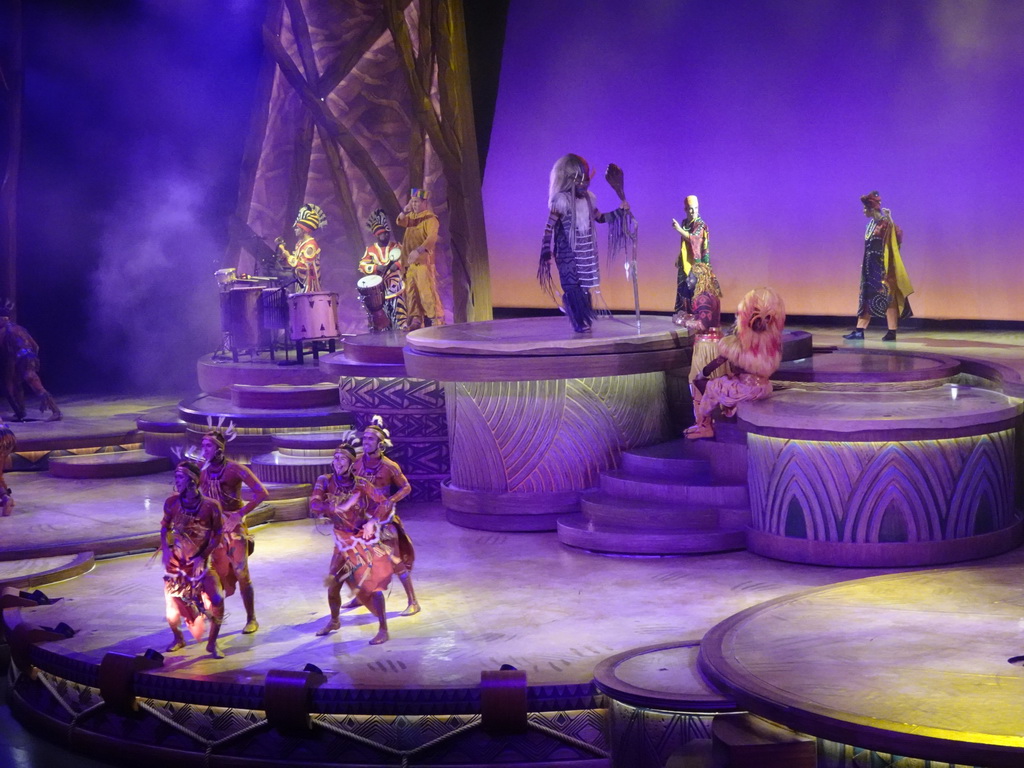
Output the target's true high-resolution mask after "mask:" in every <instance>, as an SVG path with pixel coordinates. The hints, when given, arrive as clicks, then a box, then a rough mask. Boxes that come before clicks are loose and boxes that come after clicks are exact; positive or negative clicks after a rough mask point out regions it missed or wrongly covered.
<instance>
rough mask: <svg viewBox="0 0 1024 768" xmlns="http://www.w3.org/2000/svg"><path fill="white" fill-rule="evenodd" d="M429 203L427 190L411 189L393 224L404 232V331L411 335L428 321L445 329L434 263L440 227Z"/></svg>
mask: <svg viewBox="0 0 1024 768" xmlns="http://www.w3.org/2000/svg"><path fill="white" fill-rule="evenodd" d="M429 199H430V193H429V192H428V191H427V190H425V189H419V188H416V187H413V188H412V189H411V190H409V202H408V203H407V204H406V206H405V208H403V209H402V212H401V213H400V214H398V218H397V219H395V224H397V225H398V226H400V227H404V228H405V237H404V238H403V239H402V254H403V256H404V257H405V264H406V266H405V311H406V315H407V320H406V328H407V330H410V331H414V330H416V329H417V328H422V327H423V326H425V325H426V324H427V319H428V318H429V320H430V324H431V325H444V322H445V320H444V306H443V305H442V304H441V295H440V294H439V293H438V292H437V267H436V265H435V263H434V252H435V250H436V249H437V236H438V232H439V231H440V226H441V224H440V222H439V221H438V218H437V214H435V213H434V212H433V211H432V210H431V208H430V203H429V202H428V200H429Z"/></svg>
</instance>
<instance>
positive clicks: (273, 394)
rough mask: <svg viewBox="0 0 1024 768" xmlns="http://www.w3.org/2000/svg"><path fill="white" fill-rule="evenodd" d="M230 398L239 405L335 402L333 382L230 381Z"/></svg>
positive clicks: (280, 406) (309, 405)
mask: <svg viewBox="0 0 1024 768" xmlns="http://www.w3.org/2000/svg"><path fill="white" fill-rule="evenodd" d="M231 402H232V404H234V405H236V406H239V407H241V408H270V409H284V410H290V409H293V408H318V407H332V406H337V405H338V385H337V384H335V383H333V382H323V383H320V384H307V385H301V386H298V385H294V384H270V385H266V386H258V385H253V384H232V385H231Z"/></svg>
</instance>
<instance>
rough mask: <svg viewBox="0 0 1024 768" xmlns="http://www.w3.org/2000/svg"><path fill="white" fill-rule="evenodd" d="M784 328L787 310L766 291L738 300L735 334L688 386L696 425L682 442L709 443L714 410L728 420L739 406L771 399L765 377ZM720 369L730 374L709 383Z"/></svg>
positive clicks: (774, 363) (778, 357)
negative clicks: (726, 366)
mask: <svg viewBox="0 0 1024 768" xmlns="http://www.w3.org/2000/svg"><path fill="white" fill-rule="evenodd" d="M785 323H786V307H785V305H784V304H783V303H782V299H781V297H780V296H779V295H778V294H777V293H776V292H775V291H773V290H772V289H771V288H759V289H757V290H754V291H750V293H748V294H747V295H746V296H744V297H743V300H742V301H741V302H740V305H739V308H738V309H737V310H736V334H735V335H733V336H726V337H725V338H723V339H722V340H721V341H720V342H718V357H717V358H715V359H714V360H712V361H711V362H710V363H709V364H708V365H706V366H704V370H703V371H701V375H700V376H698V377H697V378H696V379H694V381H693V385H694V389H693V391H694V400H693V416H694V420H695V421H696V424H694V425H693V426H692V427H690V428H689V429H687V430H686V432H685V433H684V434H685V435H686V437H688V438H690V439H691V440H694V439H698V438H703V437H714V436H715V428H714V426H713V425H712V423H711V413H712V411H714V410H715V408H717V407H721V409H722V414H723V415H725V416H732V415H733V414H734V413H735V412H736V406H737V405H739V404H740V403H742V402H745V401H749V400H763V399H764V398H766V397H768V396H769V395H771V393H772V383H771V381H770V377H771V375H772V374H773V373H775V371H776V370H778V367H779V363H781V362H782V327H783V325H785ZM725 363H729V364H730V366H731V368H732V370H731V371H730V372H729V373H728V374H727V375H725V376H721V377H719V378H717V379H709V378H708V377H709V376H711V375H712V374H713V373H714V371H715V370H716V369H717V368H718V367H720V366H721V365H723V364H725Z"/></svg>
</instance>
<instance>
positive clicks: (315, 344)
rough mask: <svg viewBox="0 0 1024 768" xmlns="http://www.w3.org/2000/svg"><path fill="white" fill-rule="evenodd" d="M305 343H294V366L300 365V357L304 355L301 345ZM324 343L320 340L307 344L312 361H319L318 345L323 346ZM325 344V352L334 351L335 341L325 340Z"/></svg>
mask: <svg viewBox="0 0 1024 768" xmlns="http://www.w3.org/2000/svg"><path fill="white" fill-rule="evenodd" d="M305 343H306V342H305V341H301V340H300V341H296V342H295V358H296V363H295V364H296V365H302V356H303V354H304V353H303V350H302V345H303V344H305ZM324 343H325V340H322V339H321V340H317V341H310V342H309V346H310V351H311V353H312V355H313V360H319V359H320V345H321V344H324ZM326 344H327V351H328V352H334V349H335V339H326ZM285 349H287V347H285Z"/></svg>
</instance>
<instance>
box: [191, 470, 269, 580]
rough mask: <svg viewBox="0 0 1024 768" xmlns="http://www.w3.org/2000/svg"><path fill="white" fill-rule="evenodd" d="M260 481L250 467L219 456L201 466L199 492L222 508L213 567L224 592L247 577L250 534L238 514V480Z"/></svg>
mask: <svg viewBox="0 0 1024 768" xmlns="http://www.w3.org/2000/svg"><path fill="white" fill-rule="evenodd" d="M246 481H248V482H249V483H256V484H257V485H258V486H259V487H261V488H262V487H263V484H262V483H260V481H259V480H258V479H257V478H256V476H255V475H254V474H253V473H252V471H251V470H250V469H247V468H246V467H243V466H242V465H241V464H238V463H236V462H234V461H229V460H228V459H223V461H222V462H221V463H220V464H219V465H218V466H216V467H215V466H213V465H212V464H207V465H206V466H204V467H203V474H202V480H201V481H200V489H201V493H202V494H203V496H208V497H209V498H211V499H216V500H217V501H219V502H220V506H221V509H222V510H223V518H224V525H223V535H222V536H221V543H220V546H218V547H217V548H216V549H215V550H214V552H213V567H214V570H216V571H217V575H218V576H219V577H220V580H221V584H222V585H223V586H224V592H225V594H226V595H228V596H230V595H233V594H234V593H235V587H236V586H237V585H238V584H239V583H243V584H244V583H248V582H249V581H250V579H249V543H250V542H251V541H252V535H251V534H250V533H249V526H248V525H247V524H246V522H245V518H244V517H240V516H239V515H238V511H239V510H241V509H242V506H243V503H242V484H243V483H246Z"/></svg>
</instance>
